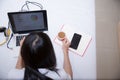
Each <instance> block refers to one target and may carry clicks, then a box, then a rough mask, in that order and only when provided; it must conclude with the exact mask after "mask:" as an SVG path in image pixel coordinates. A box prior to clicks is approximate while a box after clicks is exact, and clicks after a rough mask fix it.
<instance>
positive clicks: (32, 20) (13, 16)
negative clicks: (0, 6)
mask: <svg viewBox="0 0 120 80" xmlns="http://www.w3.org/2000/svg"><path fill="white" fill-rule="evenodd" d="M8 17H9V21H10V23H11V27H12V31H13V32H14V33H28V32H31V31H45V30H48V25H47V12H46V10H40V11H26V12H8Z"/></svg>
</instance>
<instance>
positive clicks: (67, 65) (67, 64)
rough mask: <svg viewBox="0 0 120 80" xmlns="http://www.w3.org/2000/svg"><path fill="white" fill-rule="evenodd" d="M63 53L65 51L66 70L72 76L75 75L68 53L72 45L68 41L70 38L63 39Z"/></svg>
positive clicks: (64, 65) (64, 66)
mask: <svg viewBox="0 0 120 80" xmlns="http://www.w3.org/2000/svg"><path fill="white" fill-rule="evenodd" d="M62 42H63V46H62V49H63V53H64V64H63V68H64V69H65V71H66V72H67V73H68V74H70V76H71V78H72V77H73V72H72V67H71V63H70V59H69V54H68V48H69V46H70V42H69V41H68V39H64V40H63V41H62Z"/></svg>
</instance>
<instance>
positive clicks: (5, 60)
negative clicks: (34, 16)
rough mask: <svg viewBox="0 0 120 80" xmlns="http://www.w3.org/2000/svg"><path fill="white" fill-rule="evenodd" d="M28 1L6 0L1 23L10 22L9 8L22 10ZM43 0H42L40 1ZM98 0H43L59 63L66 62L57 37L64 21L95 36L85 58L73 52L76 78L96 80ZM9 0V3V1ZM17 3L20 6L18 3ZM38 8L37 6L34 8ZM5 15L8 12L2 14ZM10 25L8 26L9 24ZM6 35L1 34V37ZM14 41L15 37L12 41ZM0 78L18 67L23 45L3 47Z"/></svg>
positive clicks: (0, 58)
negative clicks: (10, 48) (96, 3)
mask: <svg viewBox="0 0 120 80" xmlns="http://www.w3.org/2000/svg"><path fill="white" fill-rule="evenodd" d="M24 1H25V0H21V2H20V1H14V0H10V1H2V2H1V3H0V10H1V11H2V13H1V14H0V16H1V22H0V23H1V24H2V25H6V24H7V22H5V21H8V18H7V15H6V14H7V12H8V11H18V7H20V6H21V5H22V4H24ZM36 1H37V2H40V1H39V0H36ZM94 2H95V1H94V0H88V1H85V0H77V1H72V0H71V1H70V0H60V1H58V0H48V1H41V2H40V3H42V4H43V5H44V8H45V9H46V10H47V16H48V32H47V34H49V36H50V38H51V40H52V42H53V46H54V49H55V53H56V57H57V63H58V66H60V67H62V65H63V54H62V49H61V47H60V46H58V45H57V44H56V43H54V41H53V40H54V38H55V37H56V35H57V33H58V31H59V30H60V28H61V25H63V24H66V23H67V24H70V25H71V24H72V25H75V26H79V27H75V28H77V29H79V30H82V31H83V32H86V33H88V34H90V35H91V36H92V41H91V43H90V45H89V48H88V49H87V51H86V53H85V55H84V57H81V56H78V55H76V54H74V53H72V52H70V55H69V57H70V61H71V64H72V69H73V78H74V79H96V48H95V42H96V40H95V13H94V12H95V7H94V4H95V3H94ZM8 3H9V4H8ZM14 4H17V5H18V6H14ZM32 8H33V9H34V7H32ZM2 14H5V15H2ZM6 26H7V25H6ZM1 38H2V37H0V40H1ZM11 44H14V39H13V41H11ZM0 54H1V56H0V65H1V67H0V78H6V76H7V73H8V71H9V70H10V69H11V68H14V67H15V64H16V59H17V56H18V55H19V47H14V48H13V50H9V49H7V47H6V44H5V45H3V46H0Z"/></svg>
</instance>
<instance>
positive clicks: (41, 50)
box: [9, 32, 72, 80]
mask: <svg viewBox="0 0 120 80" xmlns="http://www.w3.org/2000/svg"><path fill="white" fill-rule="evenodd" d="M62 42H63V46H62V49H63V53H64V66H63V69H59V68H56V57H55V53H54V49H53V46H52V43H51V40H50V38H49V36H48V35H47V34H45V33H43V32H33V33H30V34H29V35H28V36H27V37H26V38H24V39H23V40H22V41H21V50H20V53H21V54H20V56H19V58H18V61H17V65H16V69H14V70H11V71H10V73H9V78H10V79H24V80H33V79H35V80H36V79H38V80H39V79H40V80H51V79H72V69H71V64H70V60H69V55H68V48H69V45H70V43H69V41H68V40H67V39H64V40H63V41H62ZM34 72H35V73H37V74H39V76H36V75H35V74H34Z"/></svg>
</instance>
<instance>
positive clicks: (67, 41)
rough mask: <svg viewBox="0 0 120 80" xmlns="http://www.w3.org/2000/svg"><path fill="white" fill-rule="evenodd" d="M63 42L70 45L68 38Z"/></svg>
mask: <svg viewBox="0 0 120 80" xmlns="http://www.w3.org/2000/svg"><path fill="white" fill-rule="evenodd" d="M62 42H63V44H66V45H68V46H69V45H70V42H69V40H68V39H67V38H65V39H64V40H63V41H62Z"/></svg>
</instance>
